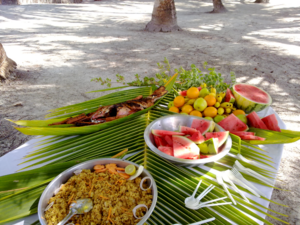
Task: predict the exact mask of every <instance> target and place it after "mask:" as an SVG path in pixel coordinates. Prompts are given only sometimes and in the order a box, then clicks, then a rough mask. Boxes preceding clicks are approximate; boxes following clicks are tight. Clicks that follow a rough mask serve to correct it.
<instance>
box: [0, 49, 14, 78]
mask: <svg viewBox="0 0 300 225" xmlns="http://www.w3.org/2000/svg"><path fill="white" fill-rule="evenodd" d="M16 67H17V63H15V61H13V60H11V59H10V58H8V57H7V56H6V53H5V51H4V48H3V46H2V44H1V43H0V79H1V78H2V79H7V78H8V76H9V75H10V74H11V72H13V71H14V70H15V68H16Z"/></svg>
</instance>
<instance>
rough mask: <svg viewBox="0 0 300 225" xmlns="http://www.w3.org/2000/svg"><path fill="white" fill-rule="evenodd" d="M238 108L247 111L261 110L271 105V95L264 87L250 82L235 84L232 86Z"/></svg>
mask: <svg viewBox="0 0 300 225" xmlns="http://www.w3.org/2000/svg"><path fill="white" fill-rule="evenodd" d="M232 93H233V95H234V97H235V100H236V104H237V108H239V109H242V110H243V111H245V113H251V112H253V111H256V112H258V111H261V110H263V109H264V108H266V107H267V106H269V105H271V103H272V98H271V96H270V95H269V94H268V93H267V92H265V91H263V90H262V89H260V88H258V87H256V86H254V85H250V84H235V85H233V87H232Z"/></svg>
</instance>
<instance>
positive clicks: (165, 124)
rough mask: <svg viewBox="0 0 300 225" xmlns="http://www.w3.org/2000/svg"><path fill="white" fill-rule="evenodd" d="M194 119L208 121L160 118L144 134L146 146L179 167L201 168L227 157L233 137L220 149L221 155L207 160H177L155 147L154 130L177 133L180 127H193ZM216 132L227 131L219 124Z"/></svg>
mask: <svg viewBox="0 0 300 225" xmlns="http://www.w3.org/2000/svg"><path fill="white" fill-rule="evenodd" d="M193 119H201V120H206V119H203V118H200V117H196V116H187V115H180V114H177V115H175V114H174V115H169V116H164V117H161V118H158V119H156V120H154V121H153V122H152V123H150V124H149V125H148V126H147V128H146V130H145V132H144V139H145V141H146V144H147V145H148V147H149V148H150V149H151V150H152V151H153V152H155V153H156V154H158V155H159V156H161V157H163V158H165V159H167V160H168V161H170V162H172V163H174V164H176V165H179V166H192V167H193V166H199V165H201V164H205V163H209V162H215V161H217V160H219V159H221V158H223V157H224V156H225V155H227V154H228V152H229V151H230V149H231V145H232V140H231V137H230V136H228V138H227V140H226V142H225V143H224V144H223V145H222V146H221V147H220V148H219V153H218V154H216V155H215V156H212V157H209V158H205V159H194V160H193V159H180V158H176V157H173V156H170V155H167V154H165V153H163V152H161V151H160V150H158V148H156V147H155V142H154V137H153V134H152V132H151V130H152V129H157V130H169V131H176V130H178V128H179V126H187V127H191V125H192V121H193ZM215 129H216V130H218V131H225V130H224V129H223V128H222V127H220V126H219V125H218V124H216V128H215Z"/></svg>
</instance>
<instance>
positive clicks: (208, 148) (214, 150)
mask: <svg viewBox="0 0 300 225" xmlns="http://www.w3.org/2000/svg"><path fill="white" fill-rule="evenodd" d="M198 147H199V149H200V154H201V153H202V154H213V155H216V154H218V148H219V141H218V138H210V139H208V140H206V141H204V142H203V143H201V144H199V145H198Z"/></svg>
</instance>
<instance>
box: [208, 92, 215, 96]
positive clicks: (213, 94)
mask: <svg viewBox="0 0 300 225" xmlns="http://www.w3.org/2000/svg"><path fill="white" fill-rule="evenodd" d="M208 95H212V96H214V97H216V93H212V92H210V93H209V94H208Z"/></svg>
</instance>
